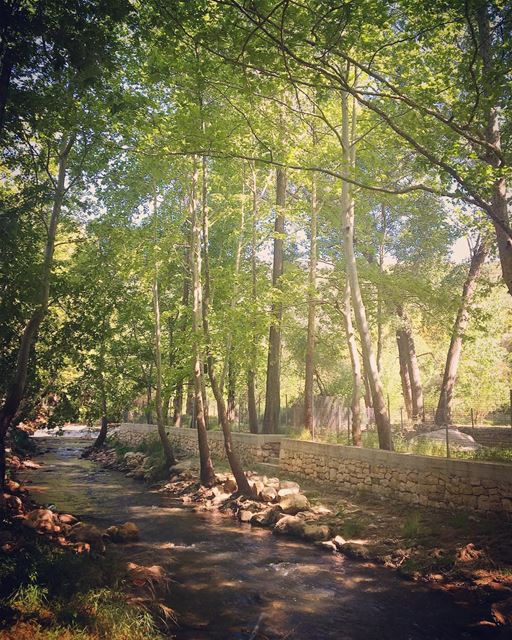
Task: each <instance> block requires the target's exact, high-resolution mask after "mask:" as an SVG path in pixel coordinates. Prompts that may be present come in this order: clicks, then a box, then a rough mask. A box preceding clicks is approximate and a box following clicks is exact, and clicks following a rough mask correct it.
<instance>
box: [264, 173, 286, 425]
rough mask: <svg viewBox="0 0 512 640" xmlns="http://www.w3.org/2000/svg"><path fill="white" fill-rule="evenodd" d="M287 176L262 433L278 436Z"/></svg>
mask: <svg viewBox="0 0 512 640" xmlns="http://www.w3.org/2000/svg"><path fill="white" fill-rule="evenodd" d="M286 184H287V175H286V171H285V170H284V169H283V168H282V167H278V168H277V169H276V213H275V225H274V257H273V264H272V286H273V288H274V293H275V297H274V299H273V301H272V309H271V312H270V329H269V337H268V359H267V382H266V387H265V389H266V391H265V414H264V416H263V433H277V432H278V430H279V417H280V413H281V324H282V321H283V303H282V301H281V299H280V297H279V295H280V287H281V278H282V276H283V272H284V227H285V207H286Z"/></svg>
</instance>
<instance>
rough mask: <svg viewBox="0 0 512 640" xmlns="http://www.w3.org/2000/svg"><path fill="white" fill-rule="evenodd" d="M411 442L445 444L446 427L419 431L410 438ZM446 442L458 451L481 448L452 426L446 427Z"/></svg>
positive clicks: (473, 440)
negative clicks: (425, 431)
mask: <svg viewBox="0 0 512 640" xmlns="http://www.w3.org/2000/svg"><path fill="white" fill-rule="evenodd" d="M411 442H413V443H419V442H432V443H434V444H439V445H445V444H446V429H435V430H434V431H428V432H427V433H420V434H419V435H417V436H415V437H414V438H412V440H411ZM448 442H449V443H450V447H453V448H454V449H459V450H460V451H475V450H476V449H481V448H482V445H480V444H478V442H475V439H474V438H473V437H472V436H470V435H469V434H467V433H462V432H461V431H459V430H458V429H453V428H450V429H448Z"/></svg>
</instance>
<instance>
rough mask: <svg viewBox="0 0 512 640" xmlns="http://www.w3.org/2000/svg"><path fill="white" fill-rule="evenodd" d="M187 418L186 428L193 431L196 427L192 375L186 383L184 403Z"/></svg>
mask: <svg viewBox="0 0 512 640" xmlns="http://www.w3.org/2000/svg"><path fill="white" fill-rule="evenodd" d="M186 411H187V416H188V417H189V424H188V426H189V427H190V428H191V429H192V428H194V429H195V426H196V405H195V400H194V374H192V376H191V377H190V378H189V380H188V382H187V403H186Z"/></svg>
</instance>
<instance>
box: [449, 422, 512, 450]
mask: <svg viewBox="0 0 512 640" xmlns="http://www.w3.org/2000/svg"><path fill="white" fill-rule="evenodd" d="M459 431H462V432H464V433H467V434H468V435H470V436H473V438H474V439H475V440H476V441H477V442H478V444H482V445H484V446H485V447H502V448H508V447H512V428H511V427H475V428H474V429H473V428H472V427H459Z"/></svg>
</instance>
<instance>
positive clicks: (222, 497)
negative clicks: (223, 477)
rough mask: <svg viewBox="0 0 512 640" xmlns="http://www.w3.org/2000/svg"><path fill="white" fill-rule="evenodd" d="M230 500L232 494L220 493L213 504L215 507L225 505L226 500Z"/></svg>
mask: <svg viewBox="0 0 512 640" xmlns="http://www.w3.org/2000/svg"><path fill="white" fill-rule="evenodd" d="M230 498H231V493H219V494H218V495H216V496H215V497H214V498H213V500H212V504H214V505H219V504H224V502H226V500H229V499H230Z"/></svg>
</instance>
